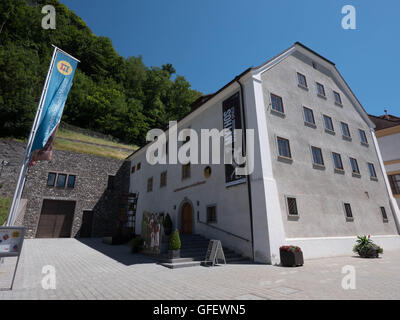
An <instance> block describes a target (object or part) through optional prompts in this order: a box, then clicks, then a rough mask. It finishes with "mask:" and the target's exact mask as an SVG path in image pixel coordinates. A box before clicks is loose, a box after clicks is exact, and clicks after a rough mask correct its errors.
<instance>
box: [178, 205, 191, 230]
mask: <svg viewBox="0 0 400 320" xmlns="http://www.w3.org/2000/svg"><path fill="white" fill-rule="evenodd" d="M181 221H182V230H181V231H182V234H192V232H193V208H192V205H191V204H190V203H189V202H186V203H185V204H184V205H183V206H182V220H181Z"/></svg>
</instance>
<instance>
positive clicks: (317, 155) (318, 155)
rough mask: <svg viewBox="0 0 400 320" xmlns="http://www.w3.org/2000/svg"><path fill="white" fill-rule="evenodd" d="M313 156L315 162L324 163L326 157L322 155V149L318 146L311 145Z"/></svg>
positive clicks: (321, 164) (320, 164)
mask: <svg viewBox="0 0 400 320" xmlns="http://www.w3.org/2000/svg"><path fill="white" fill-rule="evenodd" d="M311 150H312V156H313V163H314V164H317V165H319V166H323V165H324V157H323V156H322V150H321V148H318V147H311Z"/></svg>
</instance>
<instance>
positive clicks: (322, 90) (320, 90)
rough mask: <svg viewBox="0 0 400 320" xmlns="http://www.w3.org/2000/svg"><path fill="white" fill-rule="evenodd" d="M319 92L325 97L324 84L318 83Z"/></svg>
mask: <svg viewBox="0 0 400 320" xmlns="http://www.w3.org/2000/svg"><path fill="white" fill-rule="evenodd" d="M317 91H318V95H319V96H322V97H325V88H324V86H323V85H322V84H320V83H318V82H317Z"/></svg>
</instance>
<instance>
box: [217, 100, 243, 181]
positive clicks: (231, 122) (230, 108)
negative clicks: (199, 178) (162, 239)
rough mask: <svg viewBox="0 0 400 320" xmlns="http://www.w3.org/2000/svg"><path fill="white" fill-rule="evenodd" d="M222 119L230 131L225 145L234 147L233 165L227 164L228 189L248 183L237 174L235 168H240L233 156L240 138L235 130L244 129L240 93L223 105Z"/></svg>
mask: <svg viewBox="0 0 400 320" xmlns="http://www.w3.org/2000/svg"><path fill="white" fill-rule="evenodd" d="M222 118H223V119H222V120H223V127H224V129H228V130H227V131H226V132H225V134H224V144H225V146H229V145H231V146H232V151H231V152H232V164H225V185H226V186H227V187H228V186H232V185H235V184H239V183H244V182H246V179H245V177H244V176H238V175H236V174H235V168H236V167H239V165H238V164H237V163H236V161H235V157H234V156H233V150H234V149H235V147H238V146H237V140H238V137H237V136H236V133H235V129H243V128H242V117H241V111H240V95H239V92H237V93H235V94H234V95H233V96H231V97H230V98H228V99H226V100H225V101H224V102H223V103H222ZM241 147H242V146H241Z"/></svg>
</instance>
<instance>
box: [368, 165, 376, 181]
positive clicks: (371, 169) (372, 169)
mask: <svg viewBox="0 0 400 320" xmlns="http://www.w3.org/2000/svg"><path fill="white" fill-rule="evenodd" d="M368 170H369V175H370V177H371V178H376V171H375V166H374V164H373V163H370V162H368Z"/></svg>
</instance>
